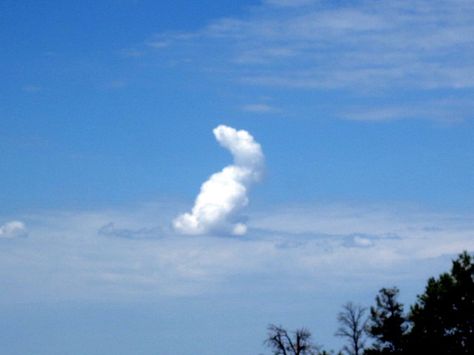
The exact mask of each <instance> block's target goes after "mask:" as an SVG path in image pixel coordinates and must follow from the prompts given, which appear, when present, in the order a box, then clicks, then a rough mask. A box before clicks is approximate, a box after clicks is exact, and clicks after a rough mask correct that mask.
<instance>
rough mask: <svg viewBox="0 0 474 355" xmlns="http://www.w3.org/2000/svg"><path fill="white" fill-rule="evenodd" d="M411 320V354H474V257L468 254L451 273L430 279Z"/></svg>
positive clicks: (464, 255) (461, 255) (454, 266)
mask: <svg viewBox="0 0 474 355" xmlns="http://www.w3.org/2000/svg"><path fill="white" fill-rule="evenodd" d="M409 318H410V321H411V322H412V324H413V328H412V329H411V332H410V334H409V338H408V339H409V347H410V351H411V352H413V353H420V352H423V353H427V354H434V353H437V354H447V355H449V354H456V355H462V354H474V265H473V257H472V256H471V255H469V254H468V253H467V252H464V253H462V254H460V255H459V257H458V259H456V260H454V261H453V265H452V268H451V272H450V273H443V274H441V275H440V276H439V277H438V278H437V279H436V278H430V279H429V280H428V283H427V285H426V288H425V292H424V293H423V294H422V295H419V296H418V301H417V302H416V304H415V305H414V306H413V307H412V308H411V313H410V317H409Z"/></svg>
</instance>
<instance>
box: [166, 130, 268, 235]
mask: <svg viewBox="0 0 474 355" xmlns="http://www.w3.org/2000/svg"><path fill="white" fill-rule="evenodd" d="M213 132H214V136H215V137H216V140H217V141H218V142H219V144H220V145H221V146H222V147H224V148H226V149H228V150H229V151H230V152H231V153H232V155H233V157H234V164H232V165H229V166H226V167H225V168H224V169H222V171H220V172H218V173H215V174H213V175H212V176H211V177H210V178H209V179H208V180H207V181H206V182H204V183H203V184H202V186H201V191H200V193H199V195H198V196H197V198H196V201H195V203H194V207H193V208H192V210H191V212H190V213H184V214H182V215H180V216H178V217H177V218H176V219H175V220H174V221H173V226H174V228H175V230H177V231H178V232H180V233H183V234H195V235H196V234H205V233H215V232H219V233H230V234H234V235H243V234H245V233H246V231H247V226H246V225H245V224H244V223H241V222H237V221H236V217H237V213H238V211H240V210H241V209H242V208H243V207H245V206H246V205H247V204H248V201H249V200H248V190H249V187H250V186H251V185H252V184H253V183H255V182H257V181H259V180H260V178H261V175H262V170H263V165H264V156H263V153H262V149H261V147H260V144H258V143H257V142H256V141H255V139H254V138H253V137H252V136H251V135H250V134H249V133H248V132H247V131H244V130H239V131H238V130H236V129H234V128H232V127H228V126H224V125H220V126H218V127H216V128H215V129H214V130H213Z"/></svg>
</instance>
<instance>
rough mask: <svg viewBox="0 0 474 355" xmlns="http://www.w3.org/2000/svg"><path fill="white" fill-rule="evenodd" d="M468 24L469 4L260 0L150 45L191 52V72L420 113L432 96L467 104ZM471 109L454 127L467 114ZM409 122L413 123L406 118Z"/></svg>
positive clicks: (472, 33)
mask: <svg viewBox="0 0 474 355" xmlns="http://www.w3.org/2000/svg"><path fill="white" fill-rule="evenodd" d="M473 17H474V5H473V3H472V2H471V1H466V0H454V1H452V2H449V3H447V2H444V1H437V0H435V1H428V0H415V1H410V2H405V1H374V0H365V1H360V2H356V3H350V4H349V3H345V4H341V3H334V2H330V1H280V0H276V1H264V2H263V3H262V4H261V6H259V7H256V8H253V9H252V11H249V13H248V15H247V16H244V17H240V18H222V19H216V20H214V21H213V22H211V23H209V24H208V25H207V26H205V27H204V28H202V29H200V30H198V31H196V32H192V33H176V34H173V33H163V34H159V35H155V36H154V37H153V38H154V39H156V38H159V42H160V43H161V42H166V43H168V44H169V46H168V48H167V49H166V50H169V51H170V53H174V54H175V57H176V58H179V56H180V54H183V53H188V54H189V52H187V51H188V50H191V51H192V52H193V56H194V57H195V58H197V59H196V61H195V62H194V63H193V65H196V64H198V63H199V64H198V65H201V66H202V69H203V70H206V69H207V68H210V67H212V68H218V70H219V71H221V72H227V73H230V75H227V77H231V78H232V79H233V80H234V81H235V82H236V83H240V84H244V85H253V86H261V87H265V88H274V87H281V88H284V89H288V90H295V89H305V90H347V91H348V92H351V93H353V94H356V95H365V96H369V97H370V96H375V97H379V96H380V95H387V97H390V96H391V95H393V94H394V93H395V94H397V93H398V92H399V91H400V90H403V91H404V92H407V91H410V92H412V93H413V97H418V102H415V103H413V105H415V109H416V106H421V105H425V106H428V105H429V102H426V100H425V99H423V96H425V95H424V94H427V93H428V94H429V93H431V92H440V91H443V96H445V95H447V96H448V97H449V96H456V95H457V94H458V93H459V92H462V93H463V94H464V95H465V96H469V99H470V100H471V101H472V94H473V91H474V66H473V65H472V60H471V58H472V56H473V55H474V42H473V41H472V40H470V39H471V38H474V25H473V24H472V21H471V19H472V18H473ZM209 48H212V50H209ZM160 50H163V48H160ZM210 52H212V53H213V56H212V57H209V56H208V55H207V53H210ZM410 105H411V104H410V103H408V104H407V109H411V106H410ZM448 107H449V105H448ZM454 108H455V107H454ZM467 110H468V108H467V107H465V108H463V109H462V113H461V114H460V115H456V116H455V117H453V121H461V120H463V119H465V118H468V117H472V113H470V112H468V111H467ZM407 116H410V117H409V118H410V119H413V118H415V119H416V118H418V116H417V115H414V114H413V115H405V117H402V118H406V117H407ZM379 118H380V120H393V119H398V117H394V116H392V115H388V116H385V118H384V117H383V116H379ZM429 119H433V120H438V117H437V115H433V116H430V117H429ZM377 120H378V119H377Z"/></svg>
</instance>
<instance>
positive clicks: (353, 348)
mask: <svg viewBox="0 0 474 355" xmlns="http://www.w3.org/2000/svg"><path fill="white" fill-rule="evenodd" d="M365 312H366V308H364V307H362V306H359V305H355V304H353V303H352V302H348V303H346V304H345V305H344V306H342V311H341V312H339V314H338V316H337V321H338V322H339V328H338V329H337V332H336V335H337V336H339V337H343V338H346V340H347V342H348V344H347V345H345V346H344V348H343V351H345V352H346V353H347V354H349V355H360V354H362V352H363V349H364V343H365V339H364V338H365V326H366V322H367V319H366V317H365Z"/></svg>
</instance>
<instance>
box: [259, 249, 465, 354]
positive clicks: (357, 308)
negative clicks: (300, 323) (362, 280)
mask: <svg viewBox="0 0 474 355" xmlns="http://www.w3.org/2000/svg"><path fill="white" fill-rule="evenodd" d="M473 261H474V255H470V254H469V253H468V252H466V251H465V252H463V253H462V254H460V255H459V256H458V257H457V259H455V260H453V262H452V267H451V270H450V272H445V273H443V274H441V275H439V276H438V277H437V278H434V277H431V278H430V279H429V280H428V282H427V284H426V286H425V290H424V292H423V293H422V294H421V295H418V296H417V300H416V302H415V304H413V305H412V306H410V308H409V311H408V312H407V313H405V311H404V305H403V304H402V303H401V302H400V301H399V300H398V296H399V292H400V291H399V289H398V288H397V287H391V288H382V289H381V290H380V291H379V292H378V294H377V295H376V297H375V304H374V305H373V306H371V307H370V308H369V309H367V308H366V307H363V306H361V305H357V304H354V303H352V302H348V303H346V304H345V305H343V307H342V310H341V311H340V312H339V314H338V316H337V320H338V324H339V327H338V329H337V331H336V333H335V335H336V336H338V337H341V338H342V339H344V341H345V345H344V347H343V348H342V349H341V350H340V351H339V352H337V353H336V352H334V351H326V350H323V349H322V347H321V346H318V345H315V343H314V342H313V340H312V337H311V332H310V331H309V330H308V329H306V328H300V329H297V330H296V331H294V332H290V331H288V330H286V329H285V328H283V327H282V326H276V325H274V324H271V325H269V326H268V336H267V338H266V340H265V344H266V345H267V346H268V348H270V349H271V351H272V353H273V355H330V354H338V355H385V354H395V355H407V354H440V355H468V354H474V297H473V295H474V264H473Z"/></svg>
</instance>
